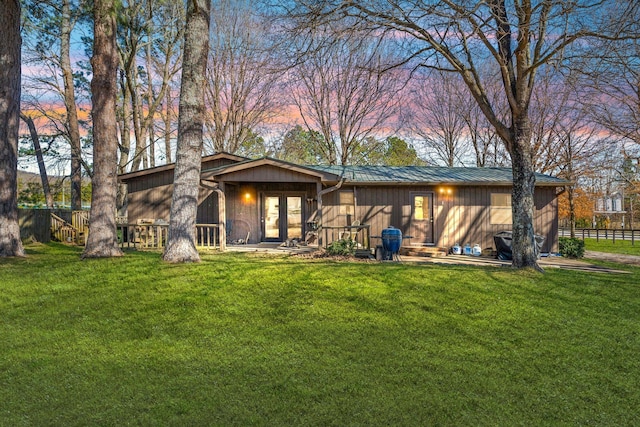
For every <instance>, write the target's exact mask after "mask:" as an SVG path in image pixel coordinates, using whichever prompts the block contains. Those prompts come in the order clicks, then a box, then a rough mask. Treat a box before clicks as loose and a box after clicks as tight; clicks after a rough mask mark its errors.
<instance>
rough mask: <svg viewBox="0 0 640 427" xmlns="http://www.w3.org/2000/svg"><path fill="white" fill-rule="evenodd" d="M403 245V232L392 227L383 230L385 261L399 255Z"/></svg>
mask: <svg viewBox="0 0 640 427" xmlns="http://www.w3.org/2000/svg"><path fill="white" fill-rule="evenodd" d="M401 245H402V231H400V230H399V229H397V228H395V227H391V226H390V227H387V228H385V229H384V230H382V248H383V249H384V254H383V259H385V260H392V259H393V257H394V256H397V255H398V252H399V251H400V246H401Z"/></svg>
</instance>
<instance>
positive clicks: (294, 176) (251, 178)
mask: <svg viewBox="0 0 640 427" xmlns="http://www.w3.org/2000/svg"><path fill="white" fill-rule="evenodd" d="M224 180H225V181H226V182H270V183H278V182H282V183H287V182H296V183H303V182H317V181H319V178H317V177H314V176H311V175H307V174H304V173H301V172H297V171H294V170H289V169H283V168H279V167H276V166H272V165H263V166H259V167H254V168H249V169H244V170H240V171H237V172H229V173H226V174H225V175H224Z"/></svg>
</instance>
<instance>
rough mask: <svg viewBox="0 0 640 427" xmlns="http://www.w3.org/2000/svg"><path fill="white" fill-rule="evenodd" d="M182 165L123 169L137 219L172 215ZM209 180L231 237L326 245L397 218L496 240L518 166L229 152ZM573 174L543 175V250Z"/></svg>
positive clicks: (217, 158)
mask: <svg viewBox="0 0 640 427" xmlns="http://www.w3.org/2000/svg"><path fill="white" fill-rule="evenodd" d="M173 169H174V165H173V164H169V165H165V166H160V167H156V168H152V169H146V170H142V171H137V172H131V173H127V174H123V175H120V177H119V179H120V180H121V181H122V182H124V183H126V184H127V187H128V222H129V223H135V222H136V221H139V220H141V219H145V220H156V221H157V220H164V221H168V219H169V210H170V207H171V192H172V188H173ZM200 184H201V186H200V199H199V206H198V216H197V222H198V223H202V224H221V223H223V224H224V225H225V229H226V232H225V234H226V238H227V241H228V242H233V241H240V240H242V241H245V240H247V237H248V241H249V243H259V242H285V241H291V240H296V241H312V242H314V241H315V242H317V241H320V244H323V245H326V244H328V243H330V242H331V241H332V240H334V239H337V238H340V237H342V236H344V234H343V233H340V232H339V233H335V232H333V231H335V230H340V229H341V227H342V228H344V230H346V231H347V232H349V231H357V230H358V228H354V227H355V226H361V227H366V228H367V230H368V231H369V234H370V235H372V236H379V235H380V234H381V232H382V230H383V229H384V228H386V227H388V226H394V227H396V228H399V229H400V230H401V231H402V233H403V235H405V236H408V237H407V238H406V239H405V240H404V241H403V245H405V246H410V245H427V246H428V245H434V246H439V247H443V248H450V247H451V246H453V245H454V244H456V243H458V244H461V245H464V244H466V243H469V244H471V245H474V244H479V245H480V246H481V248H483V249H486V248H493V247H494V242H493V236H494V235H495V234H496V233H498V232H500V231H505V230H511V228H512V224H511V186H512V172H511V169H510V168H449V167H432V166H406V167H389V166H307V165H304V166H303V165H298V164H293V163H289V162H285V161H282V160H277V159H272V158H268V157H267V158H261V159H257V160H250V159H246V158H243V157H239V156H235V155H231V154H227V153H219V154H215V155H212V156H206V157H203V159H202V172H201V181H200ZM565 184H566V182H565V181H563V180H561V179H558V178H554V177H551V176H548V175H542V174H538V175H537V176H536V192H535V220H534V227H535V231H536V233H537V234H540V235H542V236H544V237H545V242H544V245H543V247H542V251H543V252H550V251H553V252H555V251H557V249H558V247H557V245H558V199H557V195H558V194H559V192H560V191H561V190H562V188H563V186H564V185H565ZM221 200H223V201H224V203H220V201H221ZM349 226H352V227H351V228H348V227H349ZM327 230H331V231H332V232H331V233H328V232H327ZM372 244H376V242H372Z"/></svg>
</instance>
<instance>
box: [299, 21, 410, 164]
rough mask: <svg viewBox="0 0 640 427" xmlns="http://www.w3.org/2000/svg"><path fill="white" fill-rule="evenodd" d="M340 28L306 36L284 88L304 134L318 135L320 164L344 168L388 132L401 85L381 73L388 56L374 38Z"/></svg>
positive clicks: (396, 78) (386, 72)
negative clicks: (378, 134)
mask: <svg viewBox="0 0 640 427" xmlns="http://www.w3.org/2000/svg"><path fill="white" fill-rule="evenodd" d="M341 25H343V27H342V28H343V30H344V31H339V32H338V34H337V35H335V34H334V33H332V32H330V31H329V29H327V28H318V29H314V30H313V31H312V33H311V34H310V35H309V37H310V40H311V42H310V43H309V44H308V45H306V46H304V49H303V52H304V53H303V55H301V57H300V58H301V60H302V61H303V62H302V63H300V64H299V65H298V66H296V67H295V68H293V69H292V71H291V73H290V77H291V81H290V83H289V84H288V88H289V91H290V93H291V95H292V98H293V102H294V104H295V105H296V106H297V108H298V110H299V112H300V115H301V117H302V120H303V121H304V123H305V125H306V126H307V128H308V129H309V131H315V130H317V131H318V132H320V133H321V134H322V138H319V139H316V141H317V142H320V143H321V144H322V145H321V146H320V147H319V148H320V151H321V152H323V154H324V158H325V161H326V162H327V163H329V164H343V165H345V164H349V163H351V162H352V161H354V160H355V157H356V154H357V153H359V154H360V155H362V154H365V157H366V153H363V151H366V149H367V147H366V141H367V140H368V137H370V136H372V134H373V132H374V131H381V130H382V128H383V127H385V126H386V127H391V123H390V121H391V119H392V117H393V116H394V115H395V114H397V113H398V107H399V105H400V104H401V97H400V94H399V92H400V89H401V88H402V86H403V85H404V82H405V79H404V78H402V77H400V75H401V73H400V72H399V71H397V70H393V71H389V70H387V67H388V65H389V62H390V61H391V59H390V58H391V54H390V53H389V51H388V50H387V47H386V46H385V44H383V43H382V42H381V39H380V38H379V37H378V34H372V33H370V32H369V33H366V32H355V33H353V32H350V31H347V30H346V29H345V27H344V25H346V24H343V23H341ZM370 148H371V149H376V148H378V147H370Z"/></svg>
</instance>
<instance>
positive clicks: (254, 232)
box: [224, 182, 317, 243]
mask: <svg viewBox="0 0 640 427" xmlns="http://www.w3.org/2000/svg"><path fill="white" fill-rule="evenodd" d="M224 187H225V196H226V200H227V205H226V210H227V223H228V224H227V225H230V227H231V231H230V232H229V240H230V241H234V240H239V239H246V237H247V233H250V234H249V242H250V243H256V242H261V241H263V240H264V236H263V235H262V222H261V217H260V215H261V209H262V206H261V205H262V203H263V197H264V196H265V195H266V194H282V195H284V196H287V195H301V196H302V197H303V215H304V216H303V224H302V226H303V234H304V233H305V232H306V231H307V230H306V223H307V222H308V221H310V220H311V218H312V216H313V215H314V214H315V210H316V209H317V205H316V203H315V200H314V199H315V197H316V184H315V183H312V184H304V183H297V182H284V183H254V184H249V183H246V184H237V185H234V184H229V183H226V182H225V186H224ZM247 194H248V195H249V197H246V195H247ZM312 200H313V201H312Z"/></svg>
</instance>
